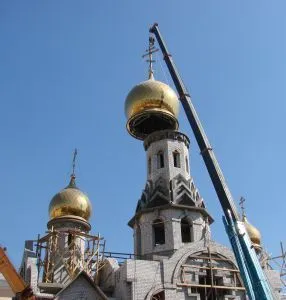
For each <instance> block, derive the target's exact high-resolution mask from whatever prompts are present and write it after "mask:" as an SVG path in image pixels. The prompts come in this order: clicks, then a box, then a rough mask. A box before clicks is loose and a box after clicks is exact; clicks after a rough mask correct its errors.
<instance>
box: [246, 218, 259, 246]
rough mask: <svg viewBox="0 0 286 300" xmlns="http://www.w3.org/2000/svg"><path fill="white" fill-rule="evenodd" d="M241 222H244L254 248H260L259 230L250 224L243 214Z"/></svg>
mask: <svg viewBox="0 0 286 300" xmlns="http://www.w3.org/2000/svg"><path fill="white" fill-rule="evenodd" d="M242 222H243V223H244V226H245V229H246V231H247V233H248V235H249V238H250V240H251V242H252V244H253V246H254V248H261V233H260V231H259V230H258V229H257V228H256V227H254V226H253V225H252V224H250V223H249V222H248V220H247V218H246V216H245V215H243V217H242Z"/></svg>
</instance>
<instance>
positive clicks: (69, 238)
mask: <svg viewBox="0 0 286 300" xmlns="http://www.w3.org/2000/svg"><path fill="white" fill-rule="evenodd" d="M72 242H73V236H72V234H71V233H69V234H68V246H69V245H70V244H71V243H72Z"/></svg>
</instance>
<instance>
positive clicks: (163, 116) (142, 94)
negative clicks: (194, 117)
mask: <svg viewBox="0 0 286 300" xmlns="http://www.w3.org/2000/svg"><path fill="white" fill-rule="evenodd" d="M125 114H126V117H127V124H126V127H127V130H128V132H129V133H130V134H131V135H132V136H134V137H135V138H137V139H140V140H143V139H144V138H145V137H147V136H148V135H149V134H150V133H152V132H154V131H157V130H164V129H173V130H177V129H178V120H177V118H178V115H179V100H178V97H177V95H176V93H175V92H174V90H173V89H172V88H171V87H170V86H168V85H167V84H165V83H163V82H161V81H157V80H155V79H154V77H153V74H151V76H150V78H149V79H148V80H146V81H143V82H141V83H139V84H137V85H136V86H135V87H134V88H133V89H132V90H131V91H130V92H129V94H128V95H127V97H126V100H125Z"/></svg>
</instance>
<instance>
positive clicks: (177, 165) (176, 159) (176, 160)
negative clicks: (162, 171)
mask: <svg viewBox="0 0 286 300" xmlns="http://www.w3.org/2000/svg"><path fill="white" fill-rule="evenodd" d="M173 160H174V167H175V168H180V167H181V162H180V153H179V152H178V151H175V152H173Z"/></svg>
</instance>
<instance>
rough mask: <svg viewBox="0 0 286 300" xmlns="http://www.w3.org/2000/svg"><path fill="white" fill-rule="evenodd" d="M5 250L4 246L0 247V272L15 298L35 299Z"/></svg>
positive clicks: (22, 299) (21, 299)
mask: <svg viewBox="0 0 286 300" xmlns="http://www.w3.org/2000/svg"><path fill="white" fill-rule="evenodd" d="M5 251H6V249H5V248H3V247H0V273H2V274H3V276H4V278H5V279H6V281H7V282H8V284H9V286H10V287H11V289H12V291H13V292H14V293H15V295H16V297H17V299H20V300H35V299H36V298H35V296H34V295H33V292H32V289H31V288H30V286H29V285H28V284H27V283H26V282H25V281H24V279H23V278H22V277H21V276H20V275H19V274H18V272H17V271H16V269H15V268H14V266H13V264H12V263H11V261H10V259H9V257H8V256H7V254H6V252H5Z"/></svg>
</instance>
